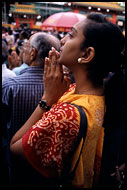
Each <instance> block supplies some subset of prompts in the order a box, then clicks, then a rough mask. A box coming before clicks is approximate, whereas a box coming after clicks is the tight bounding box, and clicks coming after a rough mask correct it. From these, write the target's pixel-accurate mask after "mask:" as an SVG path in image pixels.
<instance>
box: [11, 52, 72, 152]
mask: <svg viewBox="0 0 127 190" xmlns="http://www.w3.org/2000/svg"><path fill="white" fill-rule="evenodd" d="M57 58H58V53H57V52H56V51H55V50H54V49H53V50H52V51H50V53H49V58H46V60H45V68H44V94H43V97H42V99H43V100H46V101H47V105H49V106H52V105H53V104H54V103H56V102H57V101H58V99H59V98H60V97H61V96H62V95H63V93H64V92H65V91H66V90H67V89H68V87H69V84H70V83H69V82H70V81H68V79H67V77H66V76H65V77H64V76H63V70H62V65H60V64H58V63H57ZM56 89H59V91H57V90H56ZM45 111H46V110H41V108H40V107H39V106H37V108H36V109H35V111H34V112H33V114H32V115H31V116H30V118H29V119H28V120H27V122H26V123H25V124H24V125H23V126H22V128H20V129H19V130H18V131H17V133H16V134H15V135H14V136H13V138H12V140H11V143H10V149H11V151H12V152H13V153H16V154H23V149H22V137H23V135H24V134H25V133H26V132H27V131H28V130H29V129H30V128H31V127H32V126H33V125H34V124H35V123H36V122H37V121H38V120H40V119H41V117H42V115H43V113H44V112H45Z"/></svg>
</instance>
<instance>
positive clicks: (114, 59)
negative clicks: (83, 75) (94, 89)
mask: <svg viewBox="0 0 127 190" xmlns="http://www.w3.org/2000/svg"><path fill="white" fill-rule="evenodd" d="M84 36H85V41H84V44H83V45H82V48H87V47H94V49H95V57H94V59H93V61H92V62H91V64H89V66H88V77H89V78H90V79H91V80H92V82H93V84H94V85H95V86H101V85H104V90H105V102H106V114H105V120H104V126H105V127H106V129H111V128H113V126H114V127H121V126H123V125H124V123H123V122H124V120H125V118H124V116H125V73H124V72H123V68H124V67H123V66H124V64H125V62H124V48H125V45H124V41H125V40H124V35H123V34H122V31H121V30H120V28H119V27H117V26H116V25H115V24H113V23H111V22H110V21H108V20H107V19H106V17H105V16H104V15H103V14H100V13H91V14H89V15H88V16H87V20H86V23H85V25H84ZM109 73H110V74H109ZM104 79H105V80H104Z"/></svg>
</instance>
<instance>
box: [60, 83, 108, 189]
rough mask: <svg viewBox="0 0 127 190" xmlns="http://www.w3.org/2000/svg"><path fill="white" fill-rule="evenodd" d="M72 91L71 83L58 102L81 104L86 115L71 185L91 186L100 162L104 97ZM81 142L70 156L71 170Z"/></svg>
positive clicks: (97, 172)
mask: <svg viewBox="0 0 127 190" xmlns="http://www.w3.org/2000/svg"><path fill="white" fill-rule="evenodd" d="M74 91H75V85H72V87H71V88H70V89H69V92H66V93H65V94H64V95H63V96H62V97H61V98H60V99H59V102H64V101H65V102H70V103H73V104H77V105H79V106H82V108H83V109H84V111H85V113H86V116H87V123H88V129H87V135H86V139H85V143H84V146H83V151H82V154H81V156H80V160H79V164H78V167H77V169H76V173H75V177H74V180H73V186H75V187H80V188H91V187H92V186H93V183H96V182H97V179H98V176H99V170H100V164H101V155H102V148H103V136H104V130H103V127H102V124H103V119H104V112H105V98H104V96H95V95H84V94H83V95H78V94H74ZM77 112H78V110H77ZM78 115H79V114H78ZM79 120H80V115H79ZM82 143H83V139H82V140H81V142H80V144H79V146H78V149H77V150H76V152H75V154H74V156H73V158H72V162H71V170H73V168H74V166H75V164H76V161H77V159H78V156H79V153H80V150H81V147H82Z"/></svg>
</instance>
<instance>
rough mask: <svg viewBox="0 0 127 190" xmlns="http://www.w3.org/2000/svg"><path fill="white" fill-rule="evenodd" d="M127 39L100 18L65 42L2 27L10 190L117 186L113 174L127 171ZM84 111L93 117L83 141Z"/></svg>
mask: <svg viewBox="0 0 127 190" xmlns="http://www.w3.org/2000/svg"><path fill="white" fill-rule="evenodd" d="M124 41H125V40H124V35H123V34H122V31H121V30H120V29H119V28H118V27H117V26H116V25H115V24H113V23H111V22H110V21H108V20H107V19H106V17H105V16H104V15H103V14H98V13H91V14H89V15H88V16H87V17H86V18H85V19H84V20H83V21H81V22H78V23H76V24H75V25H74V27H73V28H72V30H71V32H69V33H67V34H66V35H64V36H60V35H59V36H58V34H57V33H56V32H54V33H52V34H51V33H48V32H42V31H33V30H30V29H23V30H20V31H12V30H11V29H8V30H7V29H6V28H4V27H3V28H2V127H1V144H2V148H1V155H2V161H1V163H2V170H1V171H2V172H3V173H2V176H3V182H4V185H6V186H7V188H16V189H17V188H18V189H20V188H21V189H22V188H30V189H33V190H35V189H43V188H44V189H62V188H63V189H64V188H65V189H66V188H68V187H69V188H70V189H71V188H72V189H73V188H83V189H85V188H93V189H97V188H100V189H101V188H105V189H106V188H110V187H111V188H112V189H113V188H115V187H114V186H113V187H112V185H114V184H112V183H111V181H110V179H109V175H110V176H111V174H112V173H114V168H115V167H117V169H119V168H120V167H121V165H122V166H123V169H124V168H125V159H126V157H125V82H124V81H125V80H124V78H125V73H124V72H125V71H124V69H125V68H124V65H125V61H124V51H125V44H124V43H125V42H124ZM79 110H82V111H83V113H84V114H85V115H86V118H87V124H86V126H82V128H86V138H85V140H84V138H83V137H81V138H80V140H79V134H81V133H83V131H80V130H81V129H80V128H81V125H82V124H83V120H84V118H83V119H82V117H81V115H80V114H81V113H80V111H79ZM116 139H117V140H116ZM77 141H79V142H77ZM76 144H77V145H76ZM114 147H115V148H114ZM119 155H120V156H119ZM116 157H117V160H116ZM74 168H75V170H74ZM104 171H105V172H104ZM120 171H121V170H119V172H120ZM123 171H125V170H122V172H123ZM70 172H72V173H74V176H73V178H70V176H69V173H70ZM125 175H126V174H125ZM68 176H69V177H68ZM121 181H122V180H121V179H120V180H118V182H119V183H120V185H121V186H122V184H123V183H122V182H123V181H122V182H121ZM118 185H119V184H118ZM125 185H126V184H124V188H125ZM122 187H123V186H122Z"/></svg>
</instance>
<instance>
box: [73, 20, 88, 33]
mask: <svg viewBox="0 0 127 190" xmlns="http://www.w3.org/2000/svg"><path fill="white" fill-rule="evenodd" d="M85 23H86V19H84V20H83V21H79V22H78V23H76V24H75V25H74V26H73V28H74V29H75V30H77V31H79V30H83V28H84V25H85Z"/></svg>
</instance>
